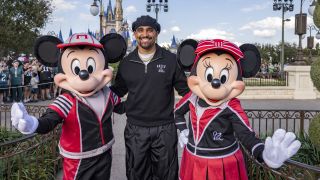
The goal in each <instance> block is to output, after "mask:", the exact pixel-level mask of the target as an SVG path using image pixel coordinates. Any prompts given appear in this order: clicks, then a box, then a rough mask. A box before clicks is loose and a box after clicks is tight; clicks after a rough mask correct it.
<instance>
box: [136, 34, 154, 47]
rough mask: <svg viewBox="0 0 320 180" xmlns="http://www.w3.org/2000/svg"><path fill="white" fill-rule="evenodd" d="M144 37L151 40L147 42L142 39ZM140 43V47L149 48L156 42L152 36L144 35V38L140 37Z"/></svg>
mask: <svg viewBox="0 0 320 180" xmlns="http://www.w3.org/2000/svg"><path fill="white" fill-rule="evenodd" d="M143 38H147V39H148V40H149V42H147V43H143V42H142V39H143ZM138 43H139V45H140V47H142V48H143V49H146V50H149V49H151V48H152V47H153V46H154V44H155V42H154V41H153V40H152V38H150V37H142V38H139V42H138Z"/></svg>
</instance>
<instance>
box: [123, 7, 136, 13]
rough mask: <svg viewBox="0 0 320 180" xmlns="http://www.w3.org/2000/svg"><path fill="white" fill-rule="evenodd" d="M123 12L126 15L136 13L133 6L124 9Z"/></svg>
mask: <svg viewBox="0 0 320 180" xmlns="http://www.w3.org/2000/svg"><path fill="white" fill-rule="evenodd" d="M125 12H126V13H127V14H129V13H134V12H137V8H136V7H135V6H133V5H130V6H128V7H126V8H125Z"/></svg>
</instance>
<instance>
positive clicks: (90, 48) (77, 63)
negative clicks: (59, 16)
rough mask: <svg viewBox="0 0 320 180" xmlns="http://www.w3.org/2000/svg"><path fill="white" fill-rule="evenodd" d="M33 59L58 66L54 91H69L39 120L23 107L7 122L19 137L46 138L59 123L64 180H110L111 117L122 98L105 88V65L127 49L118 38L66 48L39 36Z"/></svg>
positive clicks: (85, 40)
mask: <svg viewBox="0 0 320 180" xmlns="http://www.w3.org/2000/svg"><path fill="white" fill-rule="evenodd" d="M34 49H35V55H36V57H37V59H38V60H39V61H40V62H41V63H42V64H44V65H46V66H57V65H58V68H59V73H58V74H57V75H56V76H55V77H54V82H55V84H56V85H57V86H59V87H61V88H63V89H65V90H67V92H66V93H63V94H61V95H60V96H58V97H57V98H56V99H55V100H54V101H53V103H52V104H50V105H49V108H48V109H47V111H46V112H45V113H44V114H43V115H42V116H41V117H40V118H39V119H37V118H36V117H34V116H30V115H28V113H27V111H26V109H25V107H24V106H23V104H22V103H15V104H13V105H12V108H11V117H12V118H11V121H12V124H13V126H14V127H16V128H17V129H18V130H19V131H20V132H21V133H23V134H32V133H39V134H45V133H48V132H49V131H51V130H53V129H54V128H55V127H56V126H57V125H58V124H60V123H62V132H61V137H60V142H59V149H60V154H61V155H62V156H63V157H64V160H63V172H64V177H63V179H109V178H110V169H111V161H112V158H111V146H112V145H113V143H114V141H115V140H114V137H113V132H112V121H111V114H112V112H113V111H115V112H118V113H124V112H123V106H122V104H121V103H120V98H119V97H118V96H116V95H115V94H114V93H113V92H111V90H110V89H109V88H108V87H107V86H106V85H107V83H109V82H110V81H111V79H112V71H111V70H110V69H108V62H116V61H118V60H119V59H121V58H122V57H123V56H124V55H125V53H126V43H125V41H124V39H123V38H122V37H121V36H120V35H117V34H107V35H106V36H104V37H103V38H102V39H101V40H100V42H99V41H97V40H96V39H95V38H94V37H92V36H91V35H89V34H84V33H79V34H73V35H72V36H70V37H69V38H68V39H67V40H66V41H65V42H64V43H62V42H61V41H60V40H59V39H58V38H56V37H53V36H43V37H40V38H39V39H37V41H36V43H35V47H34Z"/></svg>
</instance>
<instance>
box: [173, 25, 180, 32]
mask: <svg viewBox="0 0 320 180" xmlns="http://www.w3.org/2000/svg"><path fill="white" fill-rule="evenodd" d="M171 31H172V32H179V31H181V30H180V28H179V27H178V26H173V27H171Z"/></svg>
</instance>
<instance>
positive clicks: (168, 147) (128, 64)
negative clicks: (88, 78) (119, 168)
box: [111, 16, 189, 180]
mask: <svg viewBox="0 0 320 180" xmlns="http://www.w3.org/2000/svg"><path fill="white" fill-rule="evenodd" d="M132 30H133V32H134V36H135V38H136V40H137V44H138V46H137V48H136V49H135V50H134V51H133V52H131V53H130V54H128V55H127V56H126V57H125V58H124V59H123V60H122V61H120V64H119V69H118V72H117V75H116V78H115V83H114V85H112V86H111V89H112V91H113V92H115V93H116V94H117V95H118V96H121V97H123V96H124V95H125V94H127V93H128V96H127V101H126V103H125V110H126V115H127V125H126V127H125V131H124V137H125V146H126V175H127V178H128V179H129V180H145V179H167V180H171V179H172V180H175V179H178V169H179V168H178V155H177V154H178V153H177V129H176V126H175V124H174V116H173V104H174V99H175V98H174V89H176V90H177V92H178V94H179V95H184V94H186V93H188V92H189V88H188V86H187V83H186V76H185V74H184V72H183V71H182V69H181V68H180V66H179V64H178V63H177V60H176V56H175V54H173V53H171V52H169V51H167V50H166V49H164V48H162V47H160V46H159V45H157V43H156V41H157V37H158V34H159V33H160V24H158V22H157V21H156V19H154V18H152V17H150V16H141V17H139V18H137V20H136V21H135V22H133V24H132Z"/></svg>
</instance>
